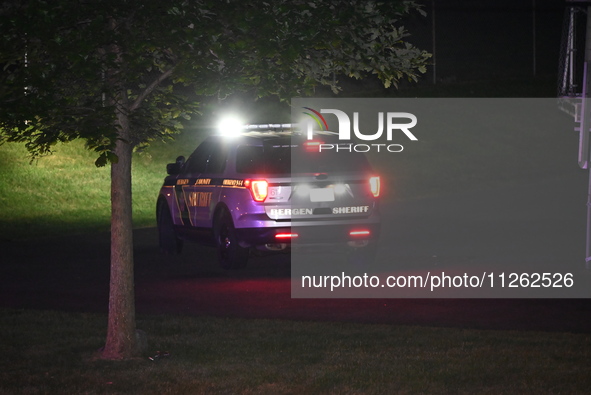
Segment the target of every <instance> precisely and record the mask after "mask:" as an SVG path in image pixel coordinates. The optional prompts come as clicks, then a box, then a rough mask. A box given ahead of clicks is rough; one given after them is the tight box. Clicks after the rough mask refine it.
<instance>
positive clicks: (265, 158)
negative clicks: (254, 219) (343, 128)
mask: <svg viewBox="0 0 591 395" xmlns="http://www.w3.org/2000/svg"><path fill="white" fill-rule="evenodd" d="M292 166H293V169H292ZM367 170H370V165H369V163H368V162H367V159H366V158H365V155H363V154H362V153H358V152H346V151H339V152H334V151H323V152H305V151H304V150H302V149H300V148H299V147H295V148H292V147H289V146H265V147H263V146H251V145H243V146H239V147H238V149H237V152H236V171H237V172H238V173H259V174H290V173H292V172H293V173H314V172H322V173H328V172H330V173H340V172H352V171H367Z"/></svg>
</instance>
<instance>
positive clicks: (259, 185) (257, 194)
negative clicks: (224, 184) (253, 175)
mask: <svg viewBox="0 0 591 395" xmlns="http://www.w3.org/2000/svg"><path fill="white" fill-rule="evenodd" d="M244 186H245V187H246V188H248V189H249V190H250V194H251V195H252V198H253V199H254V201H255V202H264V201H265V199H266V198H267V194H268V192H269V183H268V182H267V181H266V180H244Z"/></svg>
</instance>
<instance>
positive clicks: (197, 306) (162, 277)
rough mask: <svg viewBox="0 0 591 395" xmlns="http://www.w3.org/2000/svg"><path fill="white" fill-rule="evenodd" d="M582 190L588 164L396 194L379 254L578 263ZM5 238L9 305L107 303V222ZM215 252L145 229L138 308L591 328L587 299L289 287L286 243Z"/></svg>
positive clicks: (452, 261) (412, 263) (395, 261)
mask: <svg viewBox="0 0 591 395" xmlns="http://www.w3.org/2000/svg"><path fill="white" fill-rule="evenodd" d="M585 201H586V179H585V176H584V174H583V175H581V176H576V177H573V178H569V179H553V180H545V181H543V182H538V183H536V184H532V185H526V186H523V187H519V188H507V189H503V190H495V191H488V192H485V191H480V192H473V193H469V194H463V195H461V196H455V197H445V198H437V199H423V200H417V201H412V202H399V203H396V204H395V205H394V208H395V209H396V210H393V211H392V213H391V214H388V216H387V218H389V220H388V221H387V223H386V232H387V233H386V234H387V235H388V236H387V237H388V238H387V240H388V242H387V243H386V245H388V246H390V245H391V246H393V247H394V248H392V249H390V248H386V249H384V248H382V249H381V251H380V259H381V260H382V261H384V260H385V261H387V262H389V263H391V264H392V265H395V267H396V269H395V270H398V271H409V270H414V269H416V268H418V267H420V268H428V267H429V266H430V265H434V266H437V267H442V266H443V267H446V268H447V267H449V268H450V270H451V269H453V268H457V267H460V268H461V267H463V266H465V265H467V264H474V263H475V262H476V263H482V262H485V263H487V264H488V263H491V264H498V263H502V264H509V265H511V264H520V265H525V267H531V268H536V267H538V266H539V265H542V266H547V265H556V264H561V265H564V266H565V267H568V268H569V270H571V269H572V270H580V269H581V268H582V261H583V260H584V229H585V212H586V211H585V210H586V209H585ZM382 245H384V243H383V244H382ZM0 249H1V253H0V257H1V265H0V306H4V307H18V308H41V309H59V310H68V311H92V312H106V307H107V298H108V270H109V235H108V234H98V235H79V236H73V237H50V238H46V239H42V240H34V241H12V242H3V243H2V244H0ZM434 256H436V257H437V258H434ZM214 260H215V254H214V251H213V249H211V248H207V247H200V246H196V245H188V246H187V247H186V249H185V251H184V253H183V254H182V255H181V256H176V257H170V256H163V255H160V254H159V253H158V249H157V241H156V231H155V229H153V228H148V229H138V230H136V231H135V261H136V303H137V310H138V313H140V314H142V313H143V314H159V313H175V314H190V315H215V316H228V317H250V318H279V319H290V320H291V319H295V320H326V321H350V322H363V323H385V324H402V325H427V326H445V327H468V328H481V329H503V330H505V329H515V330H544V331H572V332H587V333H589V332H591V314H590V313H591V300H588V299H578V300H573V299H562V300H560V299H533V300H531V299H392V298H379V299H377V298H370V299H305V298H304V299H292V298H291V293H290V285H291V279H290V274H291V268H290V265H291V262H290V257H289V255H282V256H274V257H257V258H254V259H252V260H251V263H250V267H249V268H248V269H247V270H245V271H241V272H225V271H223V270H221V269H219V268H217V266H216V265H215V264H214V263H213V262H214Z"/></svg>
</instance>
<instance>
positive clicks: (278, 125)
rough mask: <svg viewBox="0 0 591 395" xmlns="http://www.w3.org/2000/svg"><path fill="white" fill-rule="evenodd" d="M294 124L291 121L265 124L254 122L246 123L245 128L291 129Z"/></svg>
mask: <svg viewBox="0 0 591 395" xmlns="http://www.w3.org/2000/svg"><path fill="white" fill-rule="evenodd" d="M292 127H293V126H292V124H291V123H265V124H253V125H244V126H243V128H244V129H245V130H257V129H291V128H292Z"/></svg>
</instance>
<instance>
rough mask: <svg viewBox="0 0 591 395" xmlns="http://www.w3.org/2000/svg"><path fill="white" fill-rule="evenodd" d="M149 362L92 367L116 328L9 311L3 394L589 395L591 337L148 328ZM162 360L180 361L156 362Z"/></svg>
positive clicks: (149, 323) (276, 325)
mask: <svg viewBox="0 0 591 395" xmlns="http://www.w3.org/2000/svg"><path fill="white" fill-rule="evenodd" d="M138 327H139V328H141V329H143V330H144V331H145V332H146V333H147V335H148V343H149V350H150V352H149V353H147V354H146V355H145V356H144V357H143V358H142V359H138V360H132V361H122V362H107V361H101V360H96V359H93V353H92V350H96V349H98V348H99V347H101V346H102V344H103V342H104V338H105V331H106V317H104V316H102V315H93V314H74V313H60V312H50V311H18V310H0V335H1V336H0V349H1V350H2V354H3V358H2V359H0V393H3V394H9V393H19V394H20V393H26V394H45V393H52V394H53V393H62V394H82V393H84V394H211V393H216V394H217V393H225V394H231V393H244V394H312V393H334V394H393V393H402V394H405V393H417V394H420V393H434V394H439V393H453V394H461V393H466V394H474V393H478V394H505V393H508V394H541V393H544V394H547V393H563V394H571V393H588V391H589V388H590V387H591V366H589V358H590V357H591V354H590V353H591V336H589V335H588V334H567V333H538V332H503V331H482V330H458V329H445V328H425V327H404V326H387V325H359V324H343V323H338V324H337V323H315V322H287V321H279V320H272V321H271V320H244V319H223V318H208V317H199V318H193V317H178V316H141V317H138ZM157 351H168V352H169V353H170V356H168V357H164V358H160V359H157V360H156V361H151V360H150V359H148V357H149V356H155V355H156V352H157Z"/></svg>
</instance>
